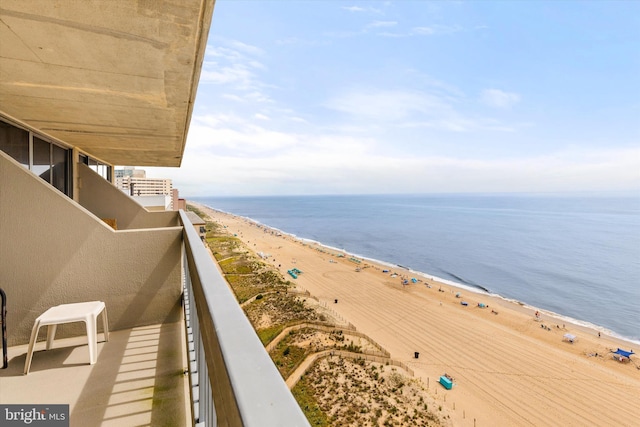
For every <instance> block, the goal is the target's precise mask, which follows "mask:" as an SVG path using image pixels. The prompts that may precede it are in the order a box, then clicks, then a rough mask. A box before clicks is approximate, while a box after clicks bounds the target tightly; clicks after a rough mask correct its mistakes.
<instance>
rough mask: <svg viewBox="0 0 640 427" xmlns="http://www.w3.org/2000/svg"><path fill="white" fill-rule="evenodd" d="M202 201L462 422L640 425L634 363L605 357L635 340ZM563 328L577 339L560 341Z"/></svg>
mask: <svg viewBox="0 0 640 427" xmlns="http://www.w3.org/2000/svg"><path fill="white" fill-rule="evenodd" d="M196 206H198V207H199V208H200V209H201V210H202V211H203V212H205V213H206V214H207V215H209V216H210V217H211V219H212V220H215V221H217V222H219V223H221V224H224V225H226V226H227V229H228V230H229V232H230V233H235V234H237V237H238V238H239V239H241V240H242V241H243V242H245V243H246V245H247V247H249V248H250V249H252V250H254V251H255V252H262V253H263V254H267V255H268V256H267V257H266V260H265V262H267V263H270V264H272V265H273V266H274V267H275V268H278V269H279V270H280V272H281V273H282V274H283V276H284V277H285V278H287V279H289V280H291V281H292V282H294V283H295V284H296V285H297V286H298V287H299V288H301V289H303V290H307V291H309V292H310V293H311V295H313V296H314V297H317V298H318V299H319V300H320V301H324V302H326V304H327V305H330V306H331V308H332V309H333V310H334V311H336V312H337V313H338V314H339V315H340V316H342V317H343V318H345V319H346V320H347V321H349V322H351V323H352V324H353V325H354V326H355V327H356V328H357V330H358V331H360V332H362V333H364V334H366V335H368V336H369V337H370V338H371V339H373V340H374V341H376V342H377V343H378V344H380V345H381V346H382V347H384V348H385V349H386V350H387V351H389V352H390V353H391V357H392V358H393V359H396V360H399V361H402V362H404V363H405V364H407V365H408V366H409V367H410V368H411V369H413V370H414V373H415V376H416V377H419V378H420V379H421V380H422V381H423V383H424V384H425V385H428V388H429V391H430V393H431V394H432V395H434V397H436V398H437V400H438V401H439V402H441V405H442V406H443V408H444V410H446V411H447V412H448V413H449V414H450V416H451V421H452V423H453V424H454V425H456V426H478V427H479V426H527V425H532V426H553V425H569V426H612V425H619V426H634V425H638V420H639V419H640V370H639V369H637V367H636V364H637V360H636V361H635V362H634V360H633V359H632V361H631V362H628V363H623V362H619V361H617V360H614V359H613V357H612V355H611V353H610V350H611V349H613V350H615V349H616V348H618V347H620V348H625V349H629V348H632V347H633V345H632V343H629V342H626V341H624V340H619V339H616V338H614V337H610V336H606V335H604V334H603V335H602V336H601V337H599V334H598V332H597V331H595V330H592V329H588V328H584V327H581V326H578V325H574V324H570V323H566V321H563V320H560V319H557V318H555V317H553V316H551V315H550V314H545V313H542V314H541V316H540V318H539V319H537V318H536V316H535V315H534V313H535V311H536V310H535V309H534V308H528V307H526V306H523V305H520V304H516V303H511V302H508V301H505V300H503V299H500V298H495V297H491V296H489V295H485V294H479V293H473V292H470V291H468V290H465V289H459V288H455V287H453V286H452V285H450V284H442V283H438V282H437V281H435V280H432V279H428V278H426V277H423V276H420V275H418V274H417V273H415V272H411V271H409V270H407V269H405V268H401V267H395V268H393V267H390V266H388V265H377V264H375V263H373V262H371V261H368V260H361V259H360V260H359V261H360V262H357V261H354V260H353V259H352V258H353V257H352V256H351V255H348V254H347V255H346V256H337V255H338V252H337V251H335V250H330V249H327V248H324V247H321V246H319V245H315V244H309V243H305V242H303V241H301V240H298V239H294V238H292V237H291V236H287V235H284V234H281V233H277V232H275V231H273V230H270V229H268V228H266V227H264V226H258V225H257V224H255V223H253V222H251V221H248V220H246V219H244V218H240V217H236V216H233V215H229V214H225V213H222V212H219V211H215V210H212V209H208V208H206V207H204V206H201V205H196ZM294 267H295V268H297V269H299V270H300V271H302V272H303V273H302V274H300V275H299V276H298V278H297V279H295V280H294V279H292V278H291V277H289V276H288V275H287V270H289V269H291V268H294ZM383 270H389V271H388V272H383ZM394 273H395V275H397V276H395V277H392V276H394ZM412 278H416V279H417V280H416V281H415V282H414V281H412V280H411V279H412ZM404 280H406V281H407V283H406V284H403V281H404ZM336 300H338V302H337V303H336ZM463 301H464V302H465V303H467V305H463V304H462V302H463ZM479 304H482V305H484V307H481V306H479ZM567 333H569V334H573V335H575V336H576V337H577V338H576V340H575V342H573V343H571V342H568V341H567V340H565V339H563V338H564V335H565V334H567ZM416 352H417V353H419V357H417V358H416V357H415V356H416V354H415V353H416ZM596 354H597V355H596ZM445 373H447V374H448V375H450V376H451V377H453V379H454V383H455V385H454V387H453V389H452V390H446V389H445V388H443V387H442V386H441V385H439V384H438V383H437V381H438V379H439V377H440V376H441V375H443V374H445Z"/></svg>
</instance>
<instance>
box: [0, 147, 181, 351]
mask: <svg viewBox="0 0 640 427" xmlns="http://www.w3.org/2000/svg"><path fill="white" fill-rule="evenodd" d="M91 172H93V171H91ZM86 182H87V181H85V184H86ZM105 184H106V185H108V186H109V187H111V186H110V184H108V183H105ZM112 188H113V187H112ZM83 190H85V191H86V190H87V188H86V187H84V188H83ZM113 190H114V192H119V191H118V190H117V189H115V188H113ZM92 196H93V197H94V198H100V195H99V194H97V193H94V194H92ZM105 197H107V196H105ZM115 207H116V206H114V207H113V208H114V210H112V211H110V212H109V213H112V212H113V213H114V214H115V213H116V211H115ZM116 217H117V216H116ZM0 236H1V238H0V287H2V288H3V289H4V290H5V292H6V293H7V311H8V319H7V331H8V334H7V335H8V341H9V345H18V344H25V343H27V342H28V340H29V335H30V332H31V328H32V326H33V322H34V320H35V318H36V317H37V316H39V315H40V314H41V313H42V312H44V311H45V310H46V309H47V308H49V307H52V306H54V305H58V304H63V303H72V302H81V301H90V300H101V301H104V302H105V303H106V306H107V310H108V313H109V323H110V327H111V328H112V329H114V330H117V329H124V328H129V327H134V326H141V325H147V324H153V323H158V322H164V321H177V320H178V319H179V316H180V295H181V247H182V227H168V228H162V229H152V228H149V229H143V230H124V231H114V230H113V229H112V228H110V227H109V226H107V225H106V224H105V223H103V222H102V221H101V220H100V219H99V218H98V217H96V216H94V215H92V214H91V213H90V212H89V211H87V210H86V209H84V208H83V207H82V206H80V205H78V204H77V203H75V202H74V201H72V200H71V199H69V198H68V197H66V196H65V195H63V194H62V193H60V192H59V191H58V190H56V189H55V188H53V187H51V186H50V185H48V184H46V183H45V182H44V181H42V180H41V179H40V178H39V177H37V176H35V175H33V174H32V173H31V172H29V171H27V170H26V169H24V168H23V167H21V166H20V165H18V164H17V163H16V162H15V161H14V160H13V159H11V158H9V157H8V156H6V155H5V154H4V153H2V152H1V151H0ZM99 328H100V327H99ZM83 333H84V325H83V324H81V323H80V324H74V325H73V326H67V325H63V326H61V327H60V328H59V335H60V336H61V337H63V336H69V335H76V334H83ZM43 337H44V332H41V339H42V338H43Z"/></svg>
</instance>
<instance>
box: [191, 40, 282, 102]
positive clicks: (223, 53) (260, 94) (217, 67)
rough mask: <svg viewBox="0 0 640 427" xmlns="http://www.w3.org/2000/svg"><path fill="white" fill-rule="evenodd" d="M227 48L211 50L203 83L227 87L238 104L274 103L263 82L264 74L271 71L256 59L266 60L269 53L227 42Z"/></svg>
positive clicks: (202, 75)
mask: <svg viewBox="0 0 640 427" xmlns="http://www.w3.org/2000/svg"><path fill="white" fill-rule="evenodd" d="M220 43H221V44H223V43H225V44H226V45H225V46H215V47H214V46H212V45H208V46H207V53H206V57H205V61H204V62H203V66H202V70H201V74H200V83H201V84H215V85H224V87H225V91H226V92H229V91H232V90H234V91H237V92H239V93H226V94H225V95H223V96H224V97H225V98H227V99H231V100H234V101H243V100H250V101H254V102H270V98H269V96H268V94H266V93H265V91H264V89H265V88H266V87H267V85H265V84H264V83H262V80H261V73H263V72H265V71H266V70H267V67H266V66H265V65H264V64H263V63H262V62H260V61H259V60H257V59H256V57H264V56H265V52H264V51H263V50H262V49H260V48H258V47H256V46H252V45H249V44H246V43H242V42H240V41H237V40H223V41H221V42H220Z"/></svg>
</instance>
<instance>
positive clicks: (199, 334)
mask: <svg viewBox="0 0 640 427" xmlns="http://www.w3.org/2000/svg"><path fill="white" fill-rule="evenodd" d="M78 167H79V171H78V172H79V177H80V179H81V181H82V188H81V194H80V195H79V197H78V202H75V201H73V200H70V199H68V198H67V197H65V196H64V195H62V194H61V193H59V192H58V191H57V190H56V189H55V188H53V187H51V186H49V185H48V184H46V183H44V182H43V181H42V180H41V179H40V178H38V177H37V176H35V175H33V174H31V173H30V172H29V171H27V170H25V169H24V168H22V167H21V166H20V165H18V164H16V163H15V162H14V161H13V160H12V159H9V158H7V157H6V156H4V155H3V153H1V152H0V180H2V182H11V185H7V186H4V185H3V187H2V190H3V204H2V206H0V228H1V229H2V233H3V239H2V240H1V241H0V284H1V286H2V287H3V288H4V290H5V291H6V292H7V297H8V313H9V316H8V320H7V330H8V340H9V345H10V348H9V368H8V369H6V370H0V402H2V403H3V404H8V403H23V404H37V403H44V404H55V403H66V404H69V405H70V418H71V425H119V426H121V425H140V424H150V425H154V426H155V425H171V426H178V425H198V426H218V425H219V426H260V427H269V426H274V427H275V426H283V425H287V426H298V425H300V426H306V425H308V422H307V420H306V418H305V417H304V415H303V413H302V411H301V410H300V408H299V407H298V405H297V403H296V402H295V400H294V398H293V396H292V395H291V393H290V392H289V390H288V388H287V386H286V384H285V383H284V381H283V379H282V377H281V376H280V374H279V373H278V371H277V369H276V368H275V366H274V365H273V363H272V361H271V359H270V358H269V356H268V354H267V353H266V351H265V350H264V348H263V346H262V344H261V342H260V340H259V339H258V337H257V335H256V334H255V332H254V330H253V328H252V326H251V324H250V323H249V321H248V320H247V318H246V317H245V315H244V313H243V312H242V310H241V308H240V307H239V305H238V303H237V302H236V299H235V297H234V296H233V294H232V292H231V291H230V290H229V288H228V286H227V284H226V282H225V280H224V278H223V277H222V275H221V274H220V273H219V271H218V269H217V267H216V264H215V263H214V261H213V260H212V258H211V256H210V255H209V252H208V251H207V250H206V248H205V246H204V245H203V243H202V241H201V239H200V237H199V236H198V233H197V231H196V230H195V228H194V227H193V226H192V225H191V223H190V222H189V220H188V218H187V216H186V214H185V213H184V212H183V211H180V212H179V213H175V212H162V213H160V212H158V213H156V212H152V213H151V212H145V211H144V209H138V211H136V210H135V209H133V206H132V205H130V204H129V203H128V202H123V203H120V202H121V201H122V200H121V198H123V197H124V198H127V196H126V195H124V194H122V193H121V192H120V191H119V190H117V189H115V188H114V187H113V186H111V185H110V184H108V183H106V182H105V181H104V180H102V179H101V178H100V179H98V178H99V177H97V176H95V174H94V172H93V171H91V170H90V169H85V168H83V166H82V165H79V166H78ZM118 206H120V207H121V208H120V209H117V207H118ZM105 216H108V217H110V218H117V219H118V221H117V223H118V225H119V227H118V228H119V229H118V230H114V229H112V228H111V227H109V226H108V225H106V224H105V223H104V222H103V221H102V220H101V218H103V217H105ZM183 295H184V296H185V298H183ZM90 300H101V301H105V303H106V305H107V309H108V311H109V320H110V329H111V330H112V334H111V339H110V341H109V342H107V343H103V342H101V343H100V344H99V346H98V359H97V363H96V364H95V365H89V364H88V363H87V361H88V354H87V347H86V342H87V341H86V335H85V334H84V330H83V328H82V327H80V325H78V324H72V325H61V327H60V328H59V329H58V331H59V332H58V335H57V336H59V337H60V339H57V340H56V341H55V344H54V348H53V349H52V350H49V351H39V350H42V349H43V348H44V342H43V338H41V342H40V343H39V344H38V346H37V347H36V353H34V356H33V362H32V367H31V372H30V373H29V375H26V376H25V375H22V369H23V366H24V361H25V354H26V344H27V341H28V336H29V331H30V329H31V326H32V325H33V321H34V319H35V318H36V317H37V316H38V315H39V314H40V313H42V312H44V311H45V310H46V309H47V308H48V307H51V306H53V305H57V304H61V303H68V302H79V301H90ZM99 332H100V327H99ZM41 334H42V335H44V333H42V332H41Z"/></svg>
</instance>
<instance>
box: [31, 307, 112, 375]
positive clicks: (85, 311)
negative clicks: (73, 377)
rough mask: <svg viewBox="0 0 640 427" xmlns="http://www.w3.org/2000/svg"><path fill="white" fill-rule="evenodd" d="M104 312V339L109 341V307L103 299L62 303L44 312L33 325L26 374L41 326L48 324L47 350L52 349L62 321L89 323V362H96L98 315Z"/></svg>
mask: <svg viewBox="0 0 640 427" xmlns="http://www.w3.org/2000/svg"><path fill="white" fill-rule="evenodd" d="M100 313H102V324H103V327H104V339H105V341H109V321H108V319H107V307H106V306H105V305H104V302H102V301H90V302H79V303H75V304H60V305H57V306H55V307H51V308H50V309H48V310H47V311H45V312H44V313H42V314H41V315H40V316H39V317H38V318H37V319H36V322H35V323H34V325H33V329H32V330H31V339H30V340H29V349H28V350H27V360H25V362H24V374H25V375H27V374H28V373H29V368H30V367H31V359H32V357H33V347H34V346H35V344H36V341H37V340H38V331H39V330H40V327H41V326H48V329H47V350H49V349H51V347H52V345H53V339H54V338H55V335H56V328H57V326H58V325H60V324H62V323H72V322H84V323H85V324H86V325H87V341H88V342H89V364H91V365H93V364H94V363H96V359H97V353H98V325H97V319H98V315H99V314H100Z"/></svg>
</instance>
